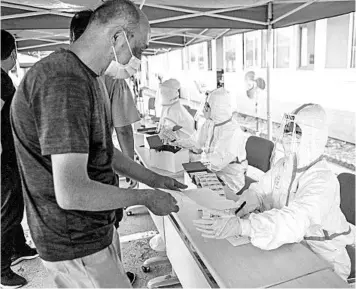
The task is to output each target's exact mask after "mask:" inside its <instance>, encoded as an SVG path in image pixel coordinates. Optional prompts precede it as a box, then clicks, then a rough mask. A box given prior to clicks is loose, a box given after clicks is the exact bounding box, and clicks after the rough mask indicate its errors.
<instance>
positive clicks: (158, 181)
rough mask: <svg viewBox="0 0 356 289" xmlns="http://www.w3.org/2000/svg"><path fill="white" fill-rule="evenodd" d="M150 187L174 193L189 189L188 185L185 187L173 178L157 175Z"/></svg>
mask: <svg viewBox="0 0 356 289" xmlns="http://www.w3.org/2000/svg"><path fill="white" fill-rule="evenodd" d="M150 187H152V188H157V189H168V190H173V191H180V190H181V189H183V190H184V189H186V188H188V186H187V185H184V184H182V183H180V182H178V181H176V180H175V179H173V178H170V177H167V176H162V175H159V174H156V176H155V178H154V179H153V180H152V181H151V184H150Z"/></svg>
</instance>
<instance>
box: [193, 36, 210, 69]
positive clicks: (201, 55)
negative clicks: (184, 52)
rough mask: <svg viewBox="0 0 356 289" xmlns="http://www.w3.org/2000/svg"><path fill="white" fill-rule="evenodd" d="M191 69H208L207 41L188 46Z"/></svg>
mask: <svg viewBox="0 0 356 289" xmlns="http://www.w3.org/2000/svg"><path fill="white" fill-rule="evenodd" d="M188 51H189V53H188V56H189V58H188V61H189V69H191V70H207V69H208V49H207V43H206V42H203V43H199V44H195V45H192V46H189V47H188Z"/></svg>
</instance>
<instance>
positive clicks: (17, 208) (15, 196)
mask: <svg viewBox="0 0 356 289" xmlns="http://www.w3.org/2000/svg"><path fill="white" fill-rule="evenodd" d="M16 58H17V53H16V45H15V38H14V37H13V36H12V35H11V34H10V33H9V32H7V31H6V30H3V29H1V103H2V107H1V146H2V152H1V285H2V286H6V287H10V288H17V287H20V286H22V285H24V284H26V283H27V282H26V279H25V278H23V277H21V276H20V275H18V274H16V273H15V272H13V271H12V270H11V268H10V266H11V263H12V265H15V264H17V263H19V262H21V261H22V260H25V259H33V258H35V257H37V256H38V254H37V251H36V250H35V249H32V248H31V247H30V246H28V245H27V244H26V239H25V236H24V232H23V229H22V226H21V221H22V218H23V212H24V202H23V196H22V189H21V179H20V174H19V169H18V166H17V162H16V152H15V145H14V138H13V136H12V132H11V125H10V105H11V102H12V99H13V96H14V94H15V87H14V85H13V83H12V80H11V78H10V76H9V75H8V73H9V71H10V70H11V69H12V68H13V67H14V66H15V65H16Z"/></svg>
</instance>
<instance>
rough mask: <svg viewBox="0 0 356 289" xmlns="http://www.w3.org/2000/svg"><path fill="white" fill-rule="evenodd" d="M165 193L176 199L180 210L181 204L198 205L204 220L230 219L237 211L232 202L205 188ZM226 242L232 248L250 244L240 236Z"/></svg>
mask: <svg viewBox="0 0 356 289" xmlns="http://www.w3.org/2000/svg"><path fill="white" fill-rule="evenodd" d="M165 191H166V192H168V193H170V194H171V195H172V196H173V197H174V198H176V200H177V205H178V206H179V207H180V208H182V206H183V204H184V203H186V202H190V203H195V204H196V205H198V208H197V209H199V210H201V211H202V212H203V215H202V219H205V220H208V219H211V220H214V219H215V218H219V217H222V218H231V217H234V216H235V215H234V214H233V213H234V212H235V211H238V209H239V208H237V207H236V203H235V202H234V201H231V200H227V199H225V198H222V197H221V196H219V195H218V194H216V193H215V192H213V191H212V190H210V189H206V188H203V189H193V190H185V191H181V192H178V191H170V190H165ZM227 212H228V213H227ZM231 212H232V213H231ZM226 240H228V241H229V243H230V244H232V245H233V246H240V245H244V244H247V243H249V242H250V240H249V238H248V237H241V236H231V237H228V238H226Z"/></svg>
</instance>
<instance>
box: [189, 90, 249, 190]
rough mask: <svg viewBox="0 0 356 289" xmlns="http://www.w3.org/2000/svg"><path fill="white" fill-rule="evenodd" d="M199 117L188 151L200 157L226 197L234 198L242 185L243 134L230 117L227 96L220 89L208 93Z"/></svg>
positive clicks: (244, 165) (244, 166)
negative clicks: (200, 122) (216, 177)
mask: <svg viewBox="0 0 356 289" xmlns="http://www.w3.org/2000/svg"><path fill="white" fill-rule="evenodd" d="M203 115H204V118H205V122H204V124H203V125H202V127H201V128H199V129H198V131H197V132H196V133H195V135H194V136H193V137H192V138H191V139H190V140H193V141H192V142H191V143H192V144H194V146H193V147H191V148H190V149H191V150H192V151H194V152H195V153H198V154H201V153H203V155H204V160H203V161H205V162H207V163H209V168H210V169H211V170H212V171H213V172H216V174H217V176H218V177H219V178H220V179H221V180H222V181H223V182H224V183H225V185H226V187H225V189H226V190H225V191H226V193H227V196H228V195H229V194H233V195H235V194H236V193H237V192H239V191H240V190H241V189H242V188H243V187H244V185H245V174H246V171H247V167H248V163H247V160H246V148H245V147H246V141H247V134H246V133H245V132H243V131H242V129H241V127H240V125H239V124H238V122H237V118H236V117H233V109H232V97H231V95H230V93H229V92H228V91H227V90H225V89H224V88H218V89H216V90H214V91H212V92H211V93H209V95H208V97H207V100H206V102H205V105H204V108H203Z"/></svg>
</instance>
